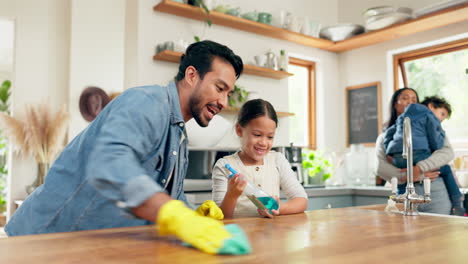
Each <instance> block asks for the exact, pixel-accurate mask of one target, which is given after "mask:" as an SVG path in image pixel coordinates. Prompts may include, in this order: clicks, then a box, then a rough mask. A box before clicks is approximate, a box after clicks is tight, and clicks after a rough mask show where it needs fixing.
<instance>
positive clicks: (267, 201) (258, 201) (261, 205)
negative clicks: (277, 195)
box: [224, 164, 279, 213]
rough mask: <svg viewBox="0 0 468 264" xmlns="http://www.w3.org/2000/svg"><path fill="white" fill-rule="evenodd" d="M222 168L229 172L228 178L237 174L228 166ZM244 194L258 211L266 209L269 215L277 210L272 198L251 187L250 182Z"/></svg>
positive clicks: (276, 204)
mask: <svg viewBox="0 0 468 264" xmlns="http://www.w3.org/2000/svg"><path fill="white" fill-rule="evenodd" d="M224 167H226V169H228V170H229V171H230V172H231V175H229V178H232V176H234V174H236V173H237V171H236V170H234V169H233V168H232V167H231V165H229V164H226V165H224ZM244 194H245V195H246V196H247V198H249V200H250V201H252V203H253V204H254V205H255V206H256V207H257V208H258V209H260V210H265V209H268V211H270V213H271V210H278V208H279V204H278V202H277V201H276V200H275V199H274V198H273V197H271V196H270V195H268V194H267V193H266V192H264V191H263V190H262V189H260V188H257V187H255V186H253V185H252V184H250V182H247V185H246V186H245V189H244Z"/></svg>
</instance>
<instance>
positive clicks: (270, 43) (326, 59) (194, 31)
mask: <svg viewBox="0 0 468 264" xmlns="http://www.w3.org/2000/svg"><path fill="white" fill-rule="evenodd" d="M156 2H157V1H153V0H140V1H139V6H138V33H137V36H138V47H137V49H138V62H137V65H135V67H136V68H137V69H138V71H137V75H138V77H137V81H136V82H134V84H139V85H143V84H151V83H157V84H166V83H167V82H168V81H170V80H172V79H173V77H174V76H175V74H176V72H177V66H178V65H177V64H176V63H169V62H160V61H157V62H154V61H153V60H152V56H153V55H154V52H155V51H154V49H155V46H156V44H158V43H161V42H164V41H167V40H177V39H180V38H183V39H185V40H188V41H190V42H193V36H194V35H199V36H201V38H202V39H211V40H214V41H217V42H220V43H222V44H225V45H227V46H229V47H230V48H231V49H233V50H234V52H235V53H237V54H238V55H240V56H241V57H242V59H243V61H244V63H253V56H255V55H257V54H261V53H265V52H266V51H267V50H268V49H272V50H273V51H274V52H276V53H279V50H281V49H286V50H287V51H288V52H290V53H295V54H300V55H303V56H307V57H312V58H314V59H315V60H316V62H317V71H318V76H317V77H318V78H317V81H318V87H317V89H318V91H317V98H318V100H317V101H318V102H317V108H318V111H317V112H318V117H317V122H318V128H319V131H318V146H319V147H322V146H327V147H328V148H340V147H341V146H343V145H344V139H342V138H335V137H333V136H331V135H330V133H327V131H328V129H332V130H341V129H344V127H343V125H341V123H344V119H343V115H342V111H344V107H343V105H341V104H334V103H329V102H330V100H334V98H335V97H336V96H338V98H340V97H341V98H344V97H343V95H342V94H340V93H339V92H338V91H339V90H338V89H339V86H338V80H339V78H338V64H337V55H336V54H334V53H331V52H327V51H323V50H319V49H316V48H310V47H305V46H302V45H298V44H294V43H291V42H287V41H282V40H277V39H272V38H269V37H265V36H261V35H256V34H252V33H248V32H244V31H239V30H236V29H232V28H227V27H223V26H218V25H213V26H212V27H211V28H205V24H204V22H200V21H195V20H191V19H186V18H183V17H178V16H174V15H170V14H166V13H161V12H155V11H153V9H152V8H153V6H154V5H155V3H156ZM227 3H230V4H231V5H233V6H236V5H237V6H240V7H241V9H242V10H243V11H242V12H246V11H250V10H259V11H263V10H264V11H269V12H271V13H272V14H273V15H275V14H279V12H280V10H282V9H284V8H285V2H284V1H279V0H276V1H267V0H262V1H247V0H243V1H231V2H227ZM233 3H235V5H234V4H233ZM287 8H288V10H289V11H290V12H292V13H293V14H297V15H300V16H305V15H307V16H309V17H310V18H314V19H316V20H319V21H326V23H336V22H337V21H338V18H337V1H319V0H315V1H290V2H288V4H287ZM238 84H240V85H241V86H244V87H245V88H246V89H247V90H250V91H256V92H258V93H259V95H260V96H261V97H262V98H264V99H266V100H269V101H270V102H271V103H272V104H273V105H274V106H275V108H276V109H277V110H278V111H287V110H288V101H287V100H284V98H287V96H288V92H287V89H288V81H287V80H286V79H283V80H279V81H278V80H273V79H269V78H262V77H256V76H251V75H243V76H242V77H241V78H240V79H239V81H238ZM289 89H294V87H289ZM342 108H343V109H342ZM324 113H327V117H326V118H325V116H324ZM287 122H288V120H287V118H282V119H281V120H280V127H279V130H278V134H277V137H276V142H275V143H276V144H278V145H286V144H288V143H289V142H288V141H289V140H288V129H287V127H288V125H287V124H288V123H287ZM235 142H236V137H235V136H233V133H232V135H231V137H229V139H227V140H225V141H224V142H223V144H224V145H232V144H235Z"/></svg>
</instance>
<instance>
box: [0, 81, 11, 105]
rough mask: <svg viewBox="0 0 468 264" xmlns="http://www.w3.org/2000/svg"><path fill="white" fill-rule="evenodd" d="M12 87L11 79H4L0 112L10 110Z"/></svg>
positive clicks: (1, 87) (0, 94) (0, 90)
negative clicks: (9, 100)
mask: <svg viewBox="0 0 468 264" xmlns="http://www.w3.org/2000/svg"><path fill="white" fill-rule="evenodd" d="M10 87H11V81H9V80H6V81H3V83H2V86H0V112H9V102H8V99H9V98H10Z"/></svg>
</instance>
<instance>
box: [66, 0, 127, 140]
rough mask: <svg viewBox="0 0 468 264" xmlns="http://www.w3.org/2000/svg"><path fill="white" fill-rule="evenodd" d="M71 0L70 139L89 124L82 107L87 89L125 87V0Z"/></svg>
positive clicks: (115, 89) (113, 89)
mask: <svg viewBox="0 0 468 264" xmlns="http://www.w3.org/2000/svg"><path fill="white" fill-rule="evenodd" d="M71 3H72V4H71V42H70V82H69V83H70V91H69V103H70V104H69V111H70V115H71V119H70V127H69V139H72V138H73V137H75V136H76V135H77V134H78V133H79V132H80V131H82V130H83V128H85V127H86V126H87V125H88V123H87V122H86V121H85V120H84V119H83V117H82V116H81V114H80V111H79V107H78V102H79V97H80V94H81V92H82V91H83V89H84V88H85V87H87V86H98V87H100V88H102V89H104V90H105V91H107V92H119V91H123V89H124V77H125V66H124V64H125V61H124V59H125V6H126V2H125V0H99V1H95V0H72V1H71Z"/></svg>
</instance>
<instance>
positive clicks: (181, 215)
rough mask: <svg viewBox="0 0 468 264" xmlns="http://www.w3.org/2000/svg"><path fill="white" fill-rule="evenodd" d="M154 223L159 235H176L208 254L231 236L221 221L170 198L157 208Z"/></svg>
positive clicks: (214, 251)
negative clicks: (202, 214)
mask: <svg viewBox="0 0 468 264" xmlns="http://www.w3.org/2000/svg"><path fill="white" fill-rule="evenodd" d="M156 223H157V225H158V228H159V229H158V230H159V234H160V235H176V236H177V237H178V238H180V239H181V240H182V241H184V242H187V243H189V244H190V245H192V246H193V247H196V248H198V249H200V250H201V251H204V252H206V253H210V254H216V253H218V251H219V250H220V248H222V247H223V244H224V241H225V240H226V239H228V238H231V237H232V235H231V234H230V233H229V232H228V231H226V230H225V229H224V225H223V223H222V222H220V221H217V220H214V219H211V218H209V217H205V216H200V215H198V214H197V213H196V212H195V211H193V210H191V209H189V208H188V207H186V206H185V205H184V203H183V202H181V201H178V200H171V201H169V202H167V203H165V204H164V205H163V206H162V207H161V208H160V209H159V213H158V218H157V219H156Z"/></svg>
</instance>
